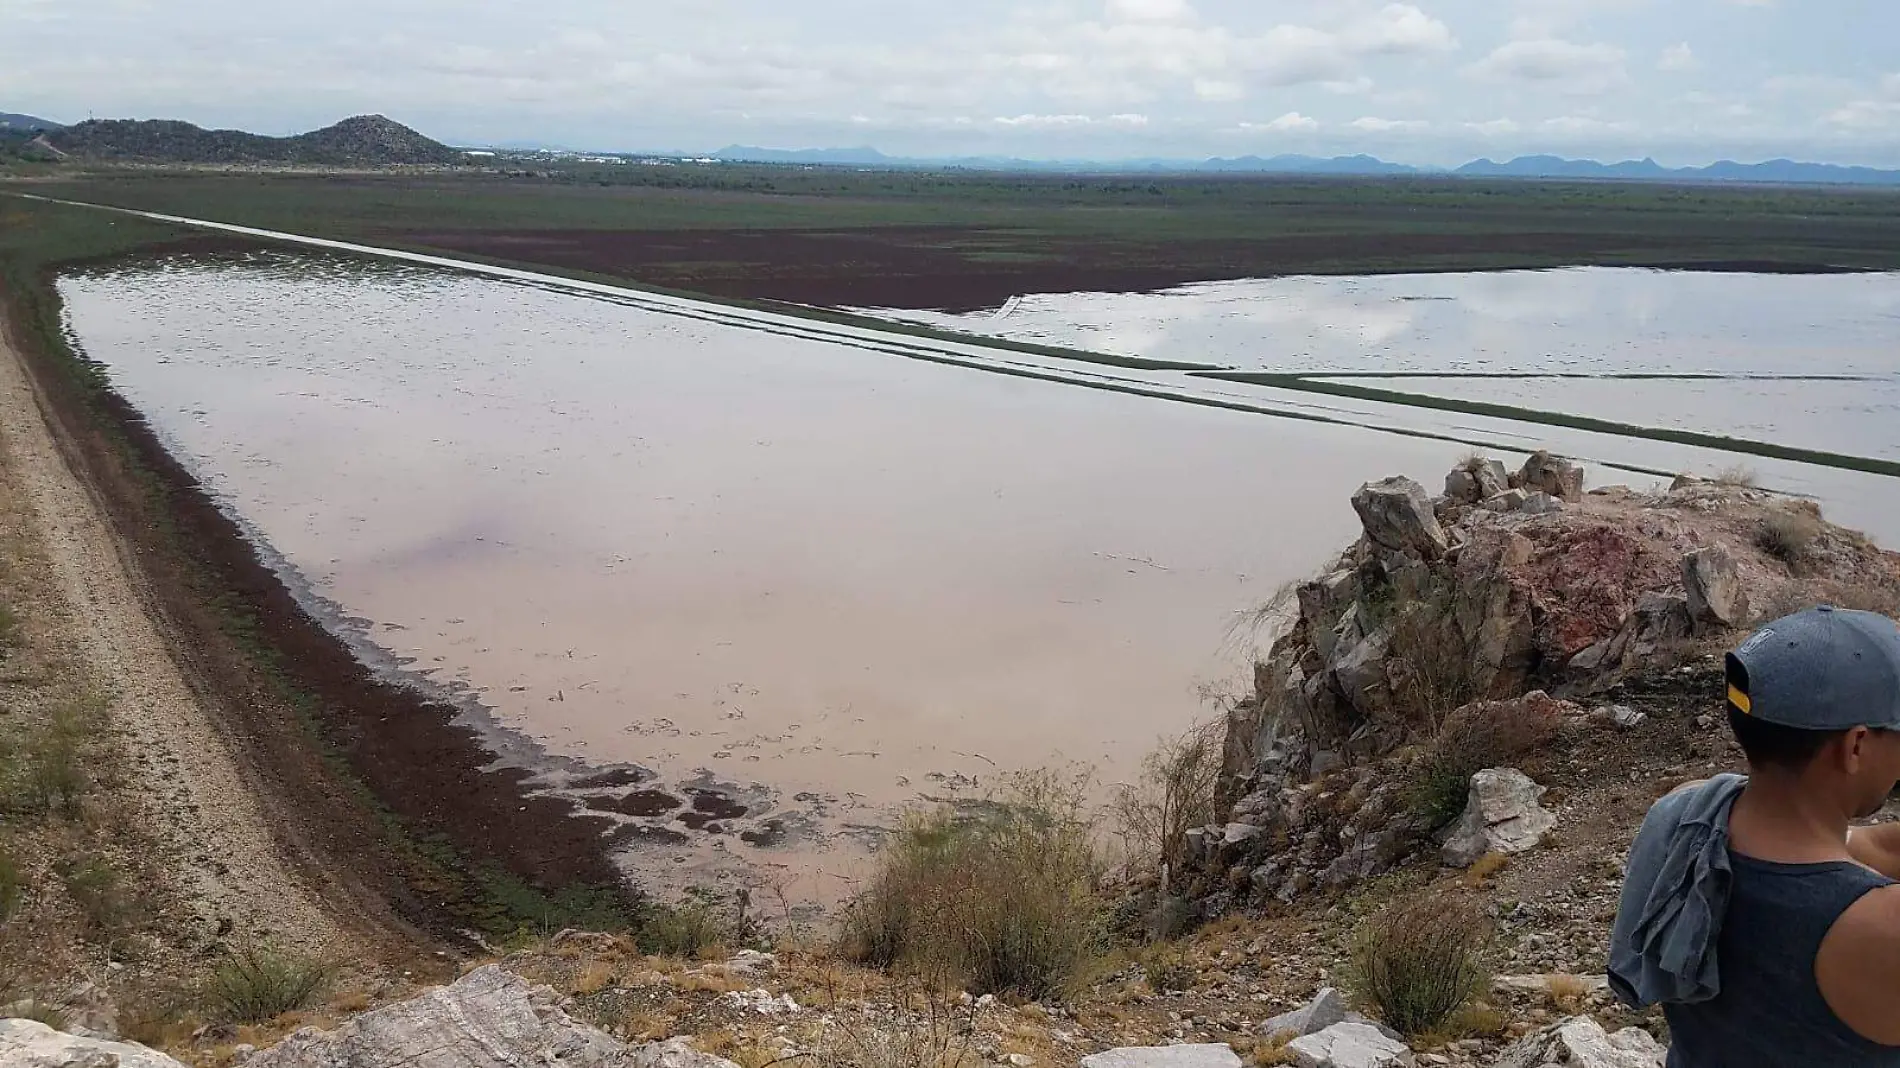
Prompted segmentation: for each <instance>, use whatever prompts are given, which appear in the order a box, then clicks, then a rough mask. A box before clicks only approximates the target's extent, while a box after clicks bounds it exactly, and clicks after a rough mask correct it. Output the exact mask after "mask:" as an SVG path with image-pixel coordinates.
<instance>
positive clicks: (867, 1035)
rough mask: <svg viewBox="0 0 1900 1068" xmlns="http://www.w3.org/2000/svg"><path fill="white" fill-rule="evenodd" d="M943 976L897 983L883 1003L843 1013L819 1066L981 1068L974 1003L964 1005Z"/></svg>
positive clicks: (820, 1055)
mask: <svg viewBox="0 0 1900 1068" xmlns="http://www.w3.org/2000/svg"><path fill="white" fill-rule="evenodd" d="M944 978H945V977H943V976H935V977H931V976H920V975H915V974H910V975H903V976H900V977H898V978H896V979H894V980H892V982H891V984H890V986H889V987H887V989H886V991H885V995H884V997H883V998H882V999H881V1001H882V1004H879V1005H875V1006H867V1007H866V1008H865V1009H864V1010H863V1011H862V1012H860V1013H850V1012H841V1013H839V1014H838V1015H837V1017H836V1018H835V1019H836V1024H837V1026H836V1027H834V1028H833V1029H832V1030H830V1031H829V1032H827V1033H826V1035H825V1038H824V1041H823V1042H822V1044H821V1048H820V1049H819V1050H818V1051H817V1055H816V1058H815V1059H816V1061H817V1063H818V1064H820V1065H822V1066H824V1068H976V1066H977V1065H980V1064H981V1063H982V1058H981V1057H979V1056H978V1055H977V1053H976V1050H975V1043H976V1035H977V1026H976V1023H977V1020H976V1012H977V1010H976V1008H975V1006H974V1004H971V1005H963V1004H960V1003H959V1002H958V1001H957V1000H956V999H955V997H954V996H953V995H952V994H951V992H950V987H949V986H948V985H945V983H944V981H943V980H944Z"/></svg>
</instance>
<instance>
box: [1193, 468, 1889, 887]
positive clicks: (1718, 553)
mask: <svg viewBox="0 0 1900 1068" xmlns="http://www.w3.org/2000/svg"><path fill="white" fill-rule="evenodd" d="M1505 470H1506V468H1505V465H1504V464H1502V463H1499V462H1498V461H1495V460H1488V459H1483V458H1474V459H1472V460H1469V461H1466V462H1464V463H1461V464H1460V465H1459V466H1458V468H1457V469H1455V470H1454V471H1452V472H1451V473H1450V474H1449V475H1448V476H1447V477H1446V479H1445V486H1446V490H1447V493H1446V495H1445V496H1444V497H1441V498H1437V499H1430V498H1427V497H1426V496H1425V491H1424V489H1423V488H1422V487H1421V486H1420V485H1419V484H1418V483H1417V482H1415V481H1413V480H1411V479H1407V478H1402V477H1394V478H1387V479H1383V480H1380V481H1377V482H1372V483H1368V484H1367V485H1365V486H1364V487H1362V488H1361V489H1360V490H1359V491H1358V492H1357V493H1355V494H1354V495H1353V499H1352V506H1353V509H1354V511H1355V512H1356V513H1357V515H1358V517H1359V520H1360V525H1361V528H1362V534H1361V536H1360V538H1359V539H1358V540H1357V541H1356V542H1355V543H1354V544H1353V545H1352V546H1351V547H1349V548H1348V549H1347V550H1346V551H1345V552H1344V553H1342V554H1341V555H1340V556H1339V557H1338V558H1337V559H1336V560H1334V561H1332V562H1331V564H1330V565H1329V566H1328V567H1326V569H1325V571H1324V573H1323V574H1322V576H1321V577H1319V578H1317V579H1314V580H1313V581H1311V582H1307V583H1305V584H1302V585H1301V586H1299V587H1298V588H1297V590H1296V596H1295V597H1294V598H1293V599H1292V603H1291V604H1289V605H1288V609H1289V616H1290V623H1289V625H1288V626H1287V628H1286V629H1285V631H1284V632H1283V633H1280V634H1278V635H1277V636H1276V638H1275V640H1274V641H1273V642H1272V643H1271V645H1270V646H1269V648H1268V649H1267V650H1266V652H1265V654H1264V655H1263V656H1262V657H1261V658H1260V661H1259V663H1258V664H1257V665H1256V667H1255V671H1254V679H1253V683H1254V685H1253V692H1252V694H1251V695H1250V696H1249V697H1248V698H1246V699H1244V700H1242V701H1239V702H1237V703H1236V704H1235V705H1234V706H1233V707H1232V708H1231V710H1230V711H1229V713H1228V719H1227V738H1226V744H1225V747H1224V749H1223V767H1222V775H1221V782H1222V790H1223V794H1224V796H1225V798H1226V799H1227V800H1228V801H1229V802H1231V804H1232V806H1233V807H1232V811H1231V813H1230V814H1229V815H1228V818H1226V819H1225V820H1222V821H1221V822H1220V823H1218V824H1216V825H1214V826H1210V827H1208V828H1206V829H1204V830H1203V831H1201V832H1199V833H1198V834H1196V835H1195V836H1194V837H1193V838H1192V840H1191V843H1190V845H1191V848H1190V849H1189V851H1188V853H1189V855H1188V857H1187V860H1186V863H1185V864H1184V865H1183V866H1182V872H1181V874H1182V876H1183V877H1184V878H1185V879H1186V880H1187V881H1188V882H1189V883H1190V884H1198V885H1200V886H1201V887H1203V890H1204V892H1205V893H1210V894H1215V895H1217V896H1219V895H1228V896H1229V897H1231V896H1233V895H1240V894H1251V895H1255V896H1263V897H1273V898H1279V899H1281V900H1292V899H1293V898H1295V897H1297V896H1298V895H1300V894H1304V893H1306V892H1308V891H1310V890H1312V889H1314V888H1317V887H1324V886H1329V885H1330V886H1338V885H1345V884H1348V883H1351V882H1353V881H1355V880H1357V879H1361V878H1364V877H1366V876H1369V875H1374V874H1378V873H1379V872H1382V871H1385V870H1387V869H1389V868H1390V867H1392V866H1393V865H1395V864H1397V863H1399V862H1401V861H1403V860H1404V859H1405V858H1406V857H1407V856H1410V855H1412V854H1413V853H1415V852H1418V851H1419V850H1420V849H1421V848H1422V847H1423V846H1425V845H1426V844H1428V843H1429V840H1430V838H1429V832H1430V831H1431V830H1433V829H1434V828H1432V827H1429V826H1421V825H1419V823H1418V822H1417V820H1416V818H1415V817H1414V816H1413V815H1412V814H1411V813H1410V812H1409V811H1408V805H1407V801H1406V797H1405V789H1404V777H1405V769H1404V767H1403V766H1400V765H1401V764H1402V763H1403V761H1404V759H1405V758H1404V757H1403V756H1402V750H1403V749H1404V747H1406V746H1407V745H1408V744H1410V743H1418V742H1421V741H1425V740H1429V738H1430V736H1431V734H1432V732H1433V731H1434V730H1435V729H1436V725H1437V724H1441V723H1444V722H1446V721H1447V720H1448V719H1449V718H1450V717H1452V716H1454V715H1456V714H1457V713H1458V712H1459V711H1461V710H1462V709H1464V708H1466V707H1468V706H1470V705H1471V704H1473V703H1476V702H1481V701H1513V700H1519V699H1523V698H1525V695H1527V694H1530V693H1531V692H1533V691H1535V690H1540V689H1541V690H1544V691H1547V692H1549V693H1550V694H1553V695H1554V696H1555V697H1556V698H1558V699H1565V700H1572V699H1586V698H1588V697H1590V696H1591V695H1595V694H1598V693H1601V692H1603V691H1605V690H1607V689H1609V688H1611V687H1612V686H1614V685H1616V684H1617V683H1618V682H1620V681H1621V680H1623V679H1624V678H1626V677H1628V676H1629V675H1630V674H1632V673H1634V672H1638V671H1648V670H1652V669H1658V668H1665V667H1669V666H1672V665H1673V664H1675V663H1677V662H1679V661H1680V660H1681V659H1682V658H1684V657H1686V656H1688V655H1690V653H1691V652H1696V653H1698V654H1699V652H1700V651H1701V650H1700V648H1698V646H1697V644H1696V643H1698V642H1707V641H1711V640H1715V641H1719V640H1720V639H1721V637H1722V635H1724V634H1728V633H1731V632H1734V631H1739V630H1740V629H1742V628H1746V627H1748V626H1750V625H1752V624H1754V623H1755V622H1757V621H1758V617H1759V615H1760V614H1761V613H1762V612H1764V611H1767V610H1769V607H1770V606H1782V605H1790V604H1792V605H1794V606H1795V607H1799V606H1801V602H1803V600H1804V599H1806V603H1813V599H1814V598H1815V597H1816V596H1817V593H1816V591H1817V590H1818V591H1821V593H1820V594H1819V596H1822V597H1825V596H1826V591H1828V590H1832V589H1840V590H1844V591H1847V592H1849V593H1853V592H1856V591H1864V590H1866V589H1870V588H1877V589H1882V590H1887V591H1892V596H1893V598H1894V603H1896V604H1900V556H1896V555H1895V554H1892V553H1885V552H1882V551H1881V550H1880V549H1878V548H1877V547H1875V546H1874V545H1872V544H1871V543H1870V542H1868V541H1867V540H1866V539H1865V538H1863V537H1861V536H1859V535H1856V534H1854V533H1852V532H1850V531H1845V530H1842V529H1840V528H1838V527H1832V526H1829V525H1827V524H1825V523H1822V522H1821V521H1820V520H1819V518H1818V516H1816V515H1814V514H1813V512H1812V509H1811V506H1808V505H1805V504H1803V503H1798V502H1797V503H1790V502H1787V501H1785V500H1783V499H1780V498H1777V497H1775V496H1774V495H1773V494H1770V493H1767V492H1764V491H1761V490H1756V489H1751V488H1747V487H1738V486H1729V485H1722V484H1719V483H1705V482H1684V483H1682V484H1681V485H1680V486H1679V487H1677V488H1675V489H1672V490H1669V491H1666V492H1664V491H1660V490H1659V491H1654V492H1638V491H1634V490H1631V489H1628V488H1625V487H1608V488H1602V489H1596V490H1586V488H1585V486H1584V471H1583V469H1582V468H1581V467H1580V466H1578V465H1576V464H1574V463H1571V462H1570V461H1568V460H1564V459H1562V458H1561V457H1556V456H1551V455H1549V454H1547V453H1540V454H1538V455H1535V456H1532V457H1531V458H1530V459H1529V460H1528V461H1526V462H1525V463H1524V464H1523V466H1522V468H1521V469H1520V470H1518V471H1517V472H1516V473H1515V474H1511V475H1509V476H1508V477H1507V476H1506V475H1505V474H1504V472H1505ZM1501 480H1502V482H1508V483H1509V485H1504V486H1503V487H1502V488H1500V486H1501ZM1795 513H1801V514H1800V515H1798V516H1795V518H1797V519H1799V520H1800V521H1801V523H1802V524H1803V525H1804V526H1812V527H1813V528H1814V529H1816V530H1818V531H1819V532H1820V533H1818V534H1816V535H1815V536H1814V538H1813V540H1812V542H1811V544H1810V547H1809V548H1807V549H1806V550H1804V553H1805V556H1804V558H1803V559H1802V561H1801V567H1800V569H1799V573H1797V572H1796V570H1795V569H1793V568H1791V567H1790V565H1789V564H1787V563H1786V562H1785V561H1784V560H1782V559H1779V558H1777V557H1775V556H1773V555H1771V554H1770V553H1769V552H1767V551H1765V550H1764V549H1763V548H1762V544H1763V543H1764V542H1765V541H1766V539H1765V538H1764V537H1763V536H1762V535H1763V532H1764V531H1765V530H1767V529H1769V528H1770V527H1772V526H1773V525H1774V524H1775V523H1776V522H1781V523H1784V524H1785V523H1786V522H1787V521H1788V517H1789V516H1791V515H1795ZM1790 610H1792V609H1790ZM1571 712H1578V713H1581V710H1580V709H1576V708H1574V707H1572V706H1565V712H1564V714H1566V715H1568V714H1569V713H1571ZM1634 722H1635V721H1633V720H1632V721H1629V722H1628V723H1626V724H1625V725H1628V726H1633V725H1634ZM1395 762H1397V763H1395ZM1539 833H1540V834H1541V832H1539ZM1536 837H1537V835H1531V836H1529V838H1530V840H1532V841H1534V840H1535V838H1536ZM1215 904H1219V902H1218V901H1216V902H1215Z"/></svg>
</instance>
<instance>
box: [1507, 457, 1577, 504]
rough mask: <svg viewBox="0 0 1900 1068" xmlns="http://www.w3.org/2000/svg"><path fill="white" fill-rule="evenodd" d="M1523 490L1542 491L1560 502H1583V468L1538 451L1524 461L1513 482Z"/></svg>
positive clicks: (1561, 458)
mask: <svg viewBox="0 0 1900 1068" xmlns="http://www.w3.org/2000/svg"><path fill="white" fill-rule="evenodd" d="M1514 481H1515V483H1516V487H1517V488H1518V489H1523V490H1542V491H1543V492H1545V493H1548V494H1550V495H1551V496H1552V497H1555V498H1557V499H1558V500H1560V501H1570V502H1576V501H1581V500H1583V468H1582V467H1579V466H1578V465H1576V464H1573V463H1571V462H1570V461H1569V460H1566V459H1564V458H1563V457H1561V456H1552V455H1551V454H1550V453H1548V452H1545V451H1543V450H1542V449H1539V450H1538V451H1536V452H1534V453H1532V454H1531V456H1530V459H1528V460H1525V461H1524V469H1523V470H1522V471H1519V472H1518V474H1517V478H1516V479H1515V480H1514Z"/></svg>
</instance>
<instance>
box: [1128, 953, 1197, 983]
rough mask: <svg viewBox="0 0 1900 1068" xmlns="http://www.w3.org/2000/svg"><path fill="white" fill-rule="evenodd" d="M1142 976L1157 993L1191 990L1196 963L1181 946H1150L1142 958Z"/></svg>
mask: <svg viewBox="0 0 1900 1068" xmlns="http://www.w3.org/2000/svg"><path fill="white" fill-rule="evenodd" d="M1141 974H1142V978H1144V979H1146V980H1147V981H1148V986H1149V987H1150V988H1152V989H1153V990H1155V991H1156V992H1157V993H1169V992H1173V991H1179V990H1191V989H1193V987H1194V964H1193V962H1192V961H1190V960H1189V959H1188V955H1187V953H1186V952H1184V951H1183V950H1182V949H1181V948H1180V947H1179V946H1171V945H1167V944H1162V945H1158V946H1153V947H1150V948H1149V950H1148V951H1147V952H1146V953H1144V954H1143V955H1142V958H1141Z"/></svg>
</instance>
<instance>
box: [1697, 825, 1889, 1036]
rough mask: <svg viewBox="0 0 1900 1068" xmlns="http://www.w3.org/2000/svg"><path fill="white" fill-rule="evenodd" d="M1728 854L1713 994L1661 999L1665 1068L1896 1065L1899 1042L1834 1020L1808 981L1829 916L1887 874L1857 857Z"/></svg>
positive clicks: (1875, 887) (1884, 881)
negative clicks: (1880, 1040) (1730, 876)
mask: <svg viewBox="0 0 1900 1068" xmlns="http://www.w3.org/2000/svg"><path fill="white" fill-rule="evenodd" d="M1729 860H1730V861H1731V862H1732V864H1733V867H1734V872H1735V876H1734V880H1733V883H1732V884H1731V886H1730V890H1729V905H1728V915H1727V917H1726V918H1725V919H1724V920H1723V921H1722V934H1721V938H1720V940H1719V941H1718V942H1717V944H1716V952H1717V961H1718V963H1719V966H1720V968H1721V973H1722V993H1721V994H1719V995H1717V996H1716V998H1715V999H1714V1000H1713V1001H1706V1002H1703V1003H1701V1004H1699V1005H1664V1006H1663V1015H1664V1016H1666V1017H1668V1020H1669V1032H1670V1039H1671V1045H1670V1050H1669V1068H1754V1066H1756V1065H1763V1066H1767V1065H1789V1066H1793V1065H1800V1066H1802V1068H1900V1046H1882V1045H1879V1044H1877V1043H1874V1042H1869V1041H1868V1040H1867V1039H1865V1038H1862V1037H1861V1036H1860V1035H1858V1034H1856V1033H1855V1032H1854V1031H1853V1029H1852V1028H1849V1027H1848V1026H1847V1025H1846V1024H1844V1023H1842V1022H1841V1020H1840V1017H1838V1016H1835V1015H1834V1010H1833V1009H1831V1008H1829V1007H1828V1004H1827V999H1826V998H1824V997H1822V995H1821V985H1820V983H1818V982H1816V981H1815V978H1814V960H1815V957H1816V956H1818V955H1819V954H1820V952H1821V942H1822V940H1823V939H1825V938H1826V937H1827V933H1828V931H1829V930H1830V929H1831V928H1833V926H1834V921H1835V920H1838V919H1840V917H1841V913H1843V912H1846V911H1847V910H1848V908H1849V907H1851V906H1852V905H1853V904H1854V903H1855V902H1856V901H1859V900H1860V899H1861V898H1862V897H1864V896H1865V895H1866V894H1867V893H1868V892H1869V891H1871V890H1878V889H1880V888H1881V887H1883V886H1892V885H1894V882H1893V880H1892V879H1888V878H1886V877H1885V876H1882V875H1880V874H1878V873H1877V872H1873V871H1869V870H1868V869H1866V868H1863V867H1861V866H1860V865H1858V864H1848V863H1835V864H1773V863H1770V862H1768V861H1765V860H1756V859H1754V858H1753V857H1745V856H1743V855H1741V854H1740V853H1733V852H1731V853H1730V854H1729Z"/></svg>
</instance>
